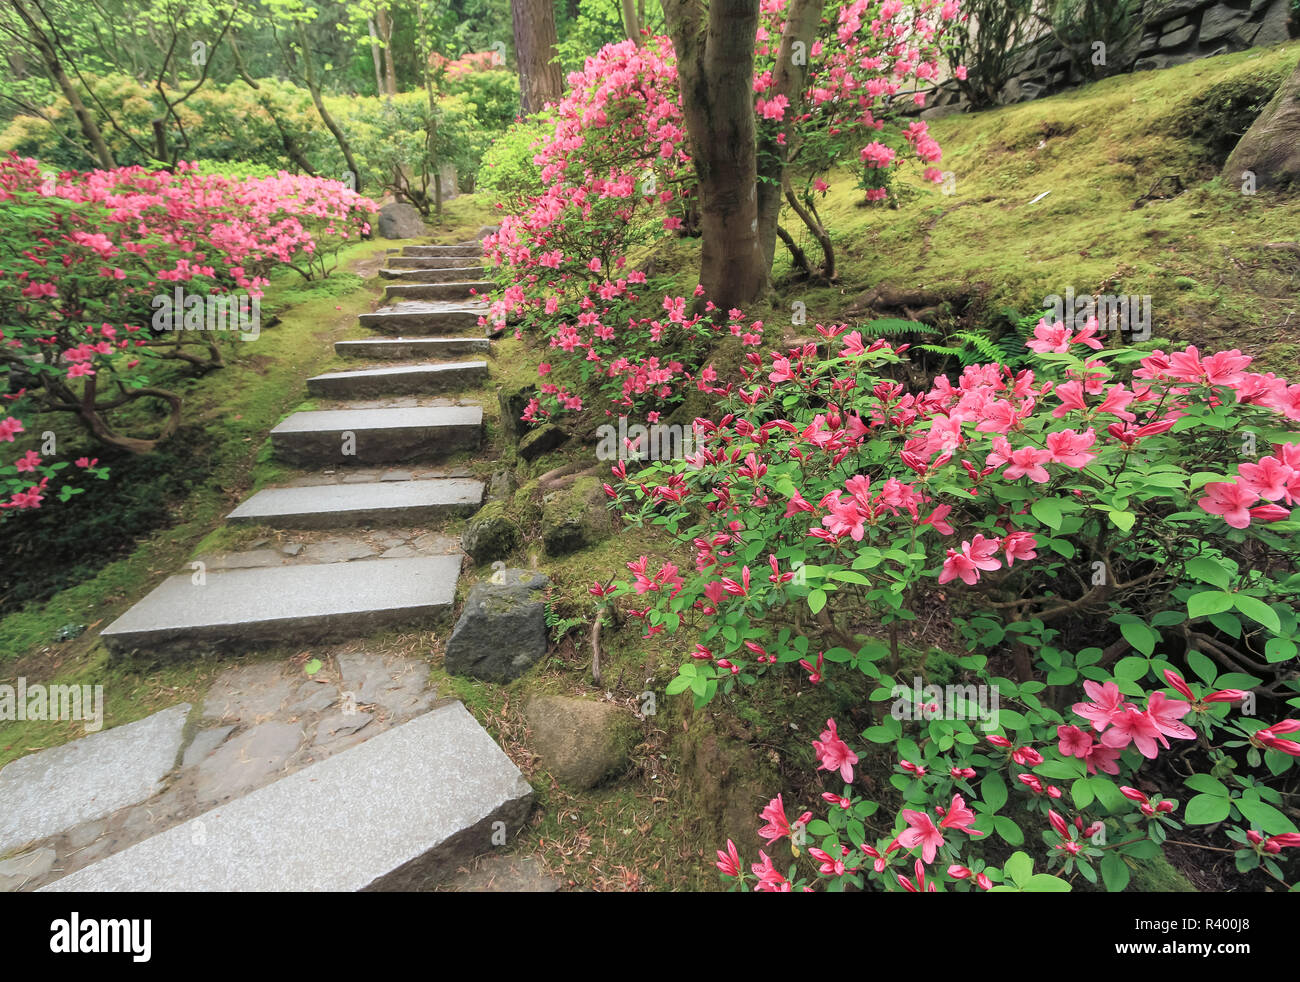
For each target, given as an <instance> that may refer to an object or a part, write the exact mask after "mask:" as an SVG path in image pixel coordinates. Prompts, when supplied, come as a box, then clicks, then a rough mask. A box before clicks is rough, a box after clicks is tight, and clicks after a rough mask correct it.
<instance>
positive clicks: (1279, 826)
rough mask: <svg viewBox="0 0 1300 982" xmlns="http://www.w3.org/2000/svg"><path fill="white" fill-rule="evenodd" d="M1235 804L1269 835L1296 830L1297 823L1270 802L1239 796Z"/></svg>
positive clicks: (1253, 823)
mask: <svg viewBox="0 0 1300 982" xmlns="http://www.w3.org/2000/svg"><path fill="white" fill-rule="evenodd" d="M1233 804H1234V805H1236V806H1237V810H1238V811H1239V812H1241V813H1242V814H1243V815H1244V816H1246V820H1247V821H1249V822H1250V824H1251V825H1254V826H1256V827H1258V828H1259V829H1260V830H1261V831H1262V832H1266V833H1267V834H1269V835H1277V834H1278V833H1281V832H1294V831H1295V830H1296V827H1295V823H1294V822H1292V821H1291V819H1289V818H1287V817H1286V816H1285V815H1284V814H1282V812H1280V811H1278V810H1277V809H1276V808H1274V807H1273V806H1272V805H1270V804H1269V803H1268V802H1265V801H1255V800H1253V799H1250V798H1238V799H1237V800H1236V801H1234V802H1233ZM1188 821H1189V822H1190V821H1191V819H1190V818H1189V819H1188Z"/></svg>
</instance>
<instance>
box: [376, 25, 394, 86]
mask: <svg viewBox="0 0 1300 982" xmlns="http://www.w3.org/2000/svg"><path fill="white" fill-rule="evenodd" d="M375 19H376V20H377V21H378V22H379V36H380V37H382V38H383V39H384V87H385V90H386V91H385V92H384V93H381V95H384V94H386V95H390V96H394V95H397V71H396V70H395V69H394V68H393V19H392V18H391V17H389V16H388V10H387V8H385V7H380V8H379V11H378V13H377V14H376V15H375Z"/></svg>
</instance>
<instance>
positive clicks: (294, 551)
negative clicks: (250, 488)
mask: <svg viewBox="0 0 1300 982" xmlns="http://www.w3.org/2000/svg"><path fill="white" fill-rule="evenodd" d="M253 497H257V496H256V495H254V496H253ZM226 517H227V518H229V517H230V516H229V515H227V516H226ZM280 551H281V552H282V553H284V554H285V555H286V556H296V555H298V553H300V552H302V543H301V542H292V543H290V544H289V545H287V546H283V547H282V548H281V549H280Z"/></svg>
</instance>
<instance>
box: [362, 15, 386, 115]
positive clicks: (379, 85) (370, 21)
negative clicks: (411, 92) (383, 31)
mask: <svg viewBox="0 0 1300 982" xmlns="http://www.w3.org/2000/svg"><path fill="white" fill-rule="evenodd" d="M366 28H367V30H369V31H370V60H371V61H373V62H374V63H375V95H376V96H382V95H383V94H384V69H383V60H384V59H383V56H382V55H381V54H380V53H379V34H378V32H376V31H375V19H374V18H373V17H368V18H366Z"/></svg>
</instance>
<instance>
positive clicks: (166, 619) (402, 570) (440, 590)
mask: <svg viewBox="0 0 1300 982" xmlns="http://www.w3.org/2000/svg"><path fill="white" fill-rule="evenodd" d="M460 562H461V559H460V556H452V555H446V556H422V557H419V558H415V559H374V560H362V561H358V562H352V563H320V564H318V565H298V566H271V567H263V568H255V569H231V570H221V571H211V572H207V573H205V574H204V576H203V578H202V582H201V583H196V582H194V577H195V576H197V573H190V572H186V573H182V574H180V575H178V576H172V577H169V578H168V579H166V580H164V581H163V582H162V583H160V584H159V585H158V586H157V587H155V588H154V589H153V591H152V592H150V593H149V594H148V595H147V596H146V597H145V598H144V599H143V600H141V601H140V602H139V603H137V604H136V605H135V606H134V607H132V608H131V609H130V610H128V611H127V612H126V613H125V614H123V615H122V616H121V617H119V618H118V619H117V620H115V621H114V622H113V623H112V624H110V625H109V626H108V627H106V628H104V630H103V631H101V632H100V637H101V638H102V639H103V641H104V644H105V645H106V646H107V647H108V649H109V651H110V652H112V653H115V654H122V653H126V652H130V651H137V650H145V651H150V652H155V653H168V654H174V653H185V652H187V651H188V650H190V649H191V647H192V646H194V645H209V644H210V645H222V644H230V643H234V642H275V641H284V642H294V643H297V642H300V641H307V640H325V639H331V638H343V637H357V636H365V635H368V634H371V633H373V632H374V631H376V630H378V629H380V628H383V627H389V626H393V625H397V624H414V623H418V622H420V621H421V620H424V619H427V618H429V617H432V616H434V615H435V614H438V613H440V612H442V611H445V610H448V609H449V608H450V607H451V605H452V603H453V602H454V600H455V597H456V580H457V578H458V577H459V576H460ZM363 567H364V568H363Z"/></svg>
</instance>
